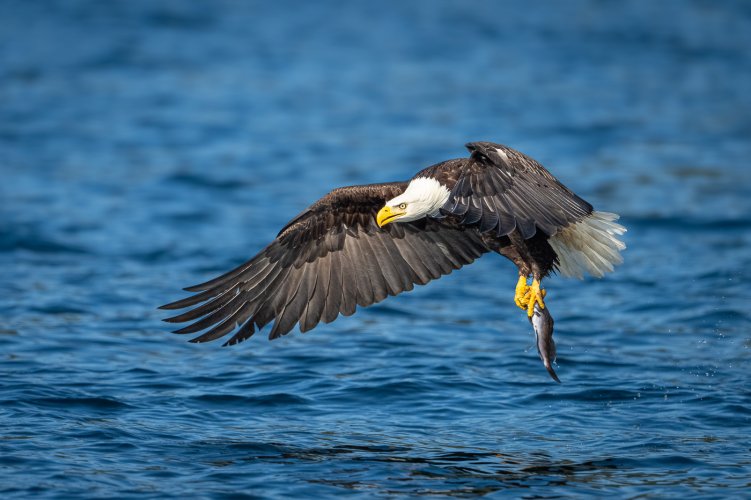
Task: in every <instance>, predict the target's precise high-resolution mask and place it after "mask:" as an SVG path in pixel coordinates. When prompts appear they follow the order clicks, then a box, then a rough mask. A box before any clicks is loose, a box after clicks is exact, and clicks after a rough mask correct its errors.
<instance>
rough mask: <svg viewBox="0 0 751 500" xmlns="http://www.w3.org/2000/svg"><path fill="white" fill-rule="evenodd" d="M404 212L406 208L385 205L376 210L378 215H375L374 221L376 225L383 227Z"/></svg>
mask: <svg viewBox="0 0 751 500" xmlns="http://www.w3.org/2000/svg"><path fill="white" fill-rule="evenodd" d="M406 213H407V211H406V210H402V209H400V208H393V207H390V206H388V205H386V206H385V207H383V208H382V209H381V210H380V211H379V212H378V215H376V222H377V223H378V227H383V226H385V225H386V224H388V223H389V222H393V221H394V220H395V219H398V218H399V217H401V216H402V215H404V214H406Z"/></svg>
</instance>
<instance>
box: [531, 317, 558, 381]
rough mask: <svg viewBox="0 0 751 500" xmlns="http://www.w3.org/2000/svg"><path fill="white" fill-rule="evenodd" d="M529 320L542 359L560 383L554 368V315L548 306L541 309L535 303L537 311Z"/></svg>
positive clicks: (554, 378)
mask: <svg viewBox="0 0 751 500" xmlns="http://www.w3.org/2000/svg"><path fill="white" fill-rule="evenodd" d="M529 322H530V323H532V328H534V330H535V338H536V340H537V352H538V353H539V354H540V359H542V362H543V364H544V365H545V368H546V369H547V370H548V373H549V374H550V376H551V377H552V378H553V380H555V381H556V382H558V383H559V384H560V383H561V381H560V379H559V378H558V375H556V374H555V370H553V362H554V361H555V342H554V341H553V317H552V316H551V315H550V311H549V310H548V308H547V307H545V309H540V306H539V305H538V304H535V311H534V314H533V315H532V316H531V317H530V318H529Z"/></svg>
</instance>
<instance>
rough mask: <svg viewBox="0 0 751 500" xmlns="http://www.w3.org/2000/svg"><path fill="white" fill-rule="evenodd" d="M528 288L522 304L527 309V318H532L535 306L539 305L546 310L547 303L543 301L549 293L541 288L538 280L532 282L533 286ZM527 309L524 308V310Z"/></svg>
mask: <svg viewBox="0 0 751 500" xmlns="http://www.w3.org/2000/svg"><path fill="white" fill-rule="evenodd" d="M527 288H528V289H527V292H526V293H525V294H524V297H522V303H523V304H524V305H525V307H526V309H527V316H529V317H530V318H531V317H532V315H533V314H534V313H535V304H537V305H539V306H540V309H545V302H543V299H544V298H545V295H546V294H547V292H546V291H545V290H544V289H542V288H540V282H539V281H537V280H532V285H530V286H529V287H527ZM525 307H522V309H524V308H525Z"/></svg>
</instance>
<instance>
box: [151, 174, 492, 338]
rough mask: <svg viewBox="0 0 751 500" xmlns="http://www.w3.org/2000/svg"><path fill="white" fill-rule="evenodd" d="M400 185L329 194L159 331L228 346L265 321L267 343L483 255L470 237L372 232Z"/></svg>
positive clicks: (429, 226)
mask: <svg viewBox="0 0 751 500" xmlns="http://www.w3.org/2000/svg"><path fill="white" fill-rule="evenodd" d="M406 185H407V184H406V183H391V184H372V185H367V186H351V187H345V188H340V189H336V190H334V191H332V192H331V193H329V194H328V195H326V196H325V197H323V198H321V199H320V200H318V201H317V202H316V203H314V204H313V205H311V206H310V207H309V208H308V209H307V210H305V211H304V212H302V213H301V214H300V215H298V216H297V217H296V218H295V219H293V220H292V221H291V222H290V223H289V224H287V226H285V228H284V229H282V231H281V232H280V233H279V235H278V236H277V237H276V239H275V240H274V241H273V242H272V243H271V244H270V245H268V246H267V247H266V248H264V249H263V250H261V252H259V253H258V255H256V256H255V257H253V258H252V259H251V260H249V261H247V262H246V263H244V264H242V265H241V266H239V267H238V268H236V269H234V270H232V271H230V272H228V273H226V274H224V275H222V276H219V277H218V278H215V279H213V280H211V281H207V282H206V283H203V284H201V285H196V286H193V287H189V288H186V290H188V291H191V292H198V293H196V294H195V295H193V296H191V297H187V298H185V299H182V300H178V301H176V302H172V303H170V304H167V305H164V306H162V307H161V308H162V309H182V308H186V307H191V306H195V305H196V304H200V305H198V306H197V307H194V308H193V309H191V310H189V311H187V312H185V313H183V314H180V315H178V316H174V317H172V318H168V319H166V320H165V321H168V322H171V323H182V322H187V321H195V322H194V323H192V324H191V325H189V326H187V327H185V328H182V329H180V330H177V331H176V332H175V333H196V332H200V331H202V330H205V329H209V330H208V331H207V332H205V333H203V334H202V335H200V336H199V337H197V338H194V339H193V340H192V341H191V342H206V341H209V340H214V339H217V338H219V337H222V336H224V335H227V334H228V333H230V332H233V331H234V335H233V336H232V338H230V339H229V341H227V343H226V344H225V345H227V344H236V343H238V342H242V341H243V340H245V339H247V338H248V337H250V336H251V335H253V333H254V332H255V330H256V329H261V328H263V327H264V326H265V325H267V324H268V323H270V322H271V321H274V326H273V328H272V329H271V332H270V334H269V337H270V338H272V339H273V338H276V337H279V336H281V335H284V334H286V333H288V332H289V331H290V330H292V328H293V327H294V326H295V324H297V323H299V325H300V331H303V332H305V331H308V330H310V329H312V328H313V327H315V326H316V325H317V324H318V323H319V322H321V321H323V322H324V323H329V322H331V321H334V320H335V319H336V318H337V317H338V315H339V314H343V315H345V316H349V315H351V314H353V313H354V312H355V306H356V305H359V306H369V305H371V304H374V303H376V302H380V301H382V300H383V299H385V298H386V297H387V296H388V295H396V294H398V293H401V292H403V291H406V290H411V289H412V288H413V287H414V285H415V284H419V285H423V284H425V283H427V282H428V281H430V280H433V279H437V278H439V277H441V276H442V275H444V274H448V273H450V272H451V271H452V270H454V269H458V268H460V267H462V266H463V265H465V264H469V263H471V262H472V261H474V260H475V259H476V258H478V257H480V256H481V255H482V254H483V253H485V252H487V251H488V250H487V247H486V246H485V245H484V244H483V243H482V239H481V237H480V235H479V234H478V233H477V231H475V230H467V229H465V228H461V227H450V226H448V225H445V224H442V223H441V222H440V221H435V220H430V219H425V220H422V221H415V222H413V223H396V224H389V225H387V226H384V227H383V228H379V227H378V225H377V224H376V223H375V215H376V213H377V212H378V210H379V209H380V208H381V207H383V205H384V204H385V202H386V201H387V200H390V199H391V198H394V197H395V196H397V195H399V194H400V193H402V192H403V191H404V189H405V188H406Z"/></svg>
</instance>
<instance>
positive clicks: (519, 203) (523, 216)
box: [441, 142, 592, 239]
mask: <svg viewBox="0 0 751 500" xmlns="http://www.w3.org/2000/svg"><path fill="white" fill-rule="evenodd" d="M467 147H468V148H469V149H470V151H472V155H471V156H470V157H469V158H467V159H465V160H463V161H462V165H461V167H460V168H461V170H462V174H461V175H460V177H459V179H458V180H457V182H456V184H454V186H453V188H452V190H451V193H450V195H449V198H448V200H447V201H446V203H445V204H444V205H443V207H442V208H441V213H442V214H444V215H453V216H456V217H458V218H459V220H460V222H461V224H465V225H470V226H476V227H477V229H478V230H479V231H480V232H482V233H486V232H491V231H492V232H495V233H496V234H497V235H498V236H506V235H508V234H510V233H511V232H513V231H514V230H515V229H516V230H518V231H519V232H520V233H521V235H522V236H523V237H524V238H525V239H528V238H531V237H532V236H534V235H535V234H536V233H537V231H538V230H540V231H542V232H543V233H545V234H546V235H547V236H552V235H554V234H556V233H557V232H558V231H560V230H561V229H562V228H564V227H567V226H569V225H570V224H572V223H575V222H578V221H580V220H582V219H583V218H584V217H586V216H587V215H589V214H590V213H592V206H591V205H590V204H589V203H587V202H586V201H584V200H583V199H581V198H579V197H578V196H577V195H576V194H574V193H573V192H571V191H570V190H569V189H568V188H567V187H566V186H564V185H563V184H561V183H560V182H559V181H558V180H557V179H556V178H555V177H553V176H552V175H551V174H550V172H548V171H547V170H545V168H544V167H543V166H542V165H540V164H539V163H537V162H536V161H535V160H533V159H532V158H530V157H528V156H526V155H524V154H522V153H520V152H518V151H516V150H514V149H511V148H509V147H507V146H503V145H501V144H494V143H488V142H479V143H470V144H468V145H467Z"/></svg>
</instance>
